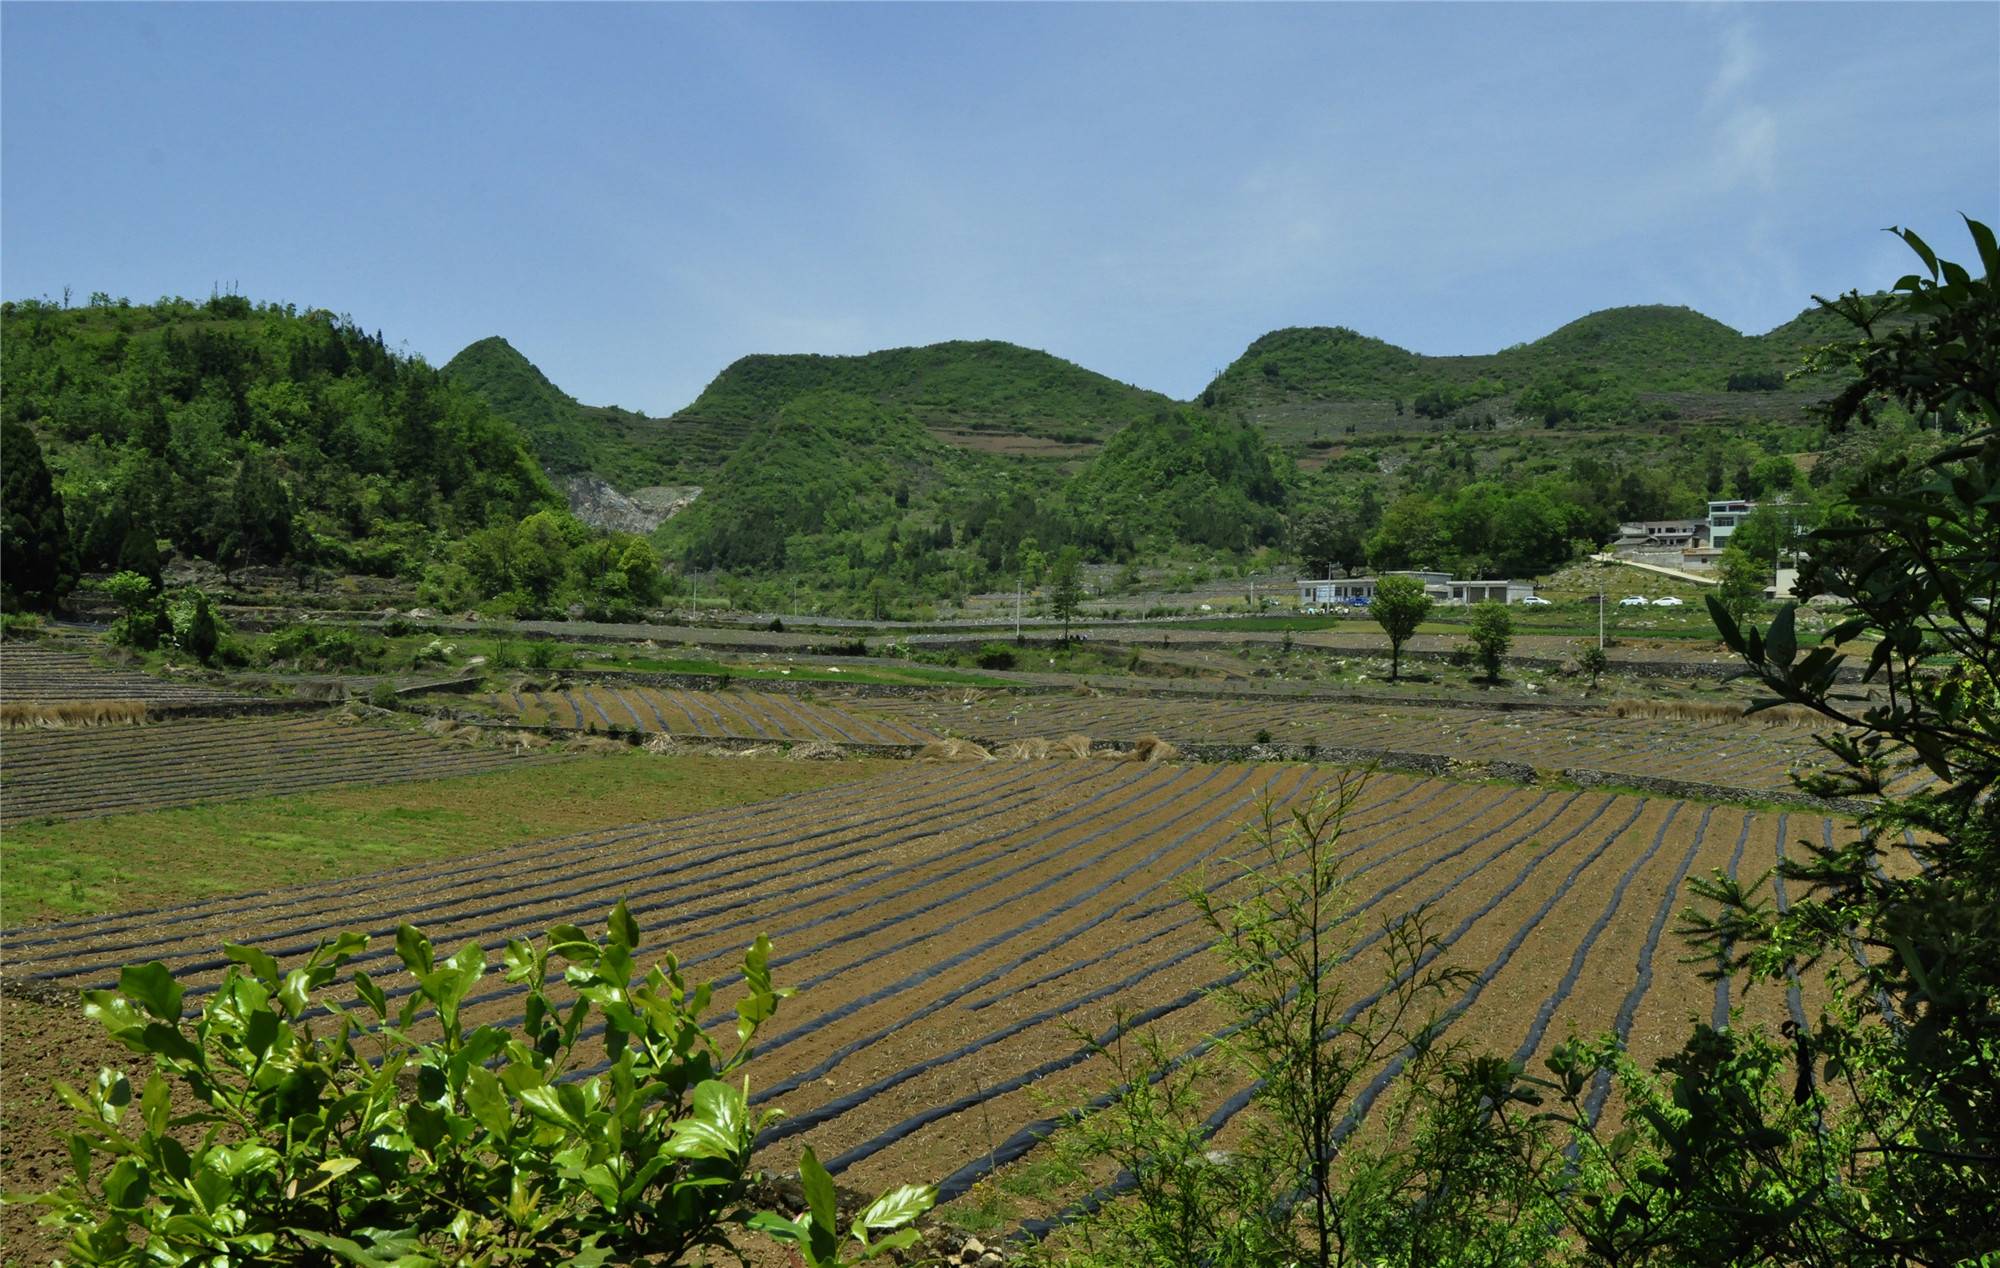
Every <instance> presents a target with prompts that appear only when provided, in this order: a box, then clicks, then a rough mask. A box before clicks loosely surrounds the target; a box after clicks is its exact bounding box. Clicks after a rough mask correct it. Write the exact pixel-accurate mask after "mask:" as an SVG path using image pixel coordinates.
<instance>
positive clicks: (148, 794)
mask: <svg viewBox="0 0 2000 1268" xmlns="http://www.w3.org/2000/svg"><path fill="white" fill-rule="evenodd" d="M4 745H5V752H6V769H7V785H6V797H5V801H4V804H0V823H7V824H18V823H23V822H26V821H28V820H33V819H44V818H56V819H69V818H79V817H84V816H90V815H106V814H119V813H124V812H129V811H134V810H155V809H160V808H162V807H166V806H180V805H190V804H193V803H195V802H204V801H219V800H228V799H231V798H237V797H262V796H268V795H270V794H273V793H280V792H296V791H302V790H306V789H314V788H332V787H338V786H341V785H347V784H380V783H392V782H395V781H398V780H410V779H436V778H439V777H442V776H446V775H464V774H470V773H472V772H474V771H484V770H497V769H502V768H505V767H508V766H512V765H518V764H521V763H526V762H537V761H548V760H551V759H550V758H549V757H547V756H543V755H521V754H516V753H513V752H511V751H510V750H507V749H505V748H500V747H470V746H467V745H464V744H454V743H448V742H445V741H443V740H439V739H434V738H432V737H431V736H428V735H424V734H422V733H420V732H411V731H402V730H394V729H390V728H386V727H377V726H368V725H363V724H360V723H356V722H353V721H352V720H335V719H330V718H327V717H323V716H317V715H315V716H310V717H285V718H203V719H187V720H183V721H176V722H162V723H158V724H155V725H151V726H112V727H95V728H89V729H82V730H73V731H70V730H52V731H42V730H30V731H15V732H11V733H9V734H8V736H7V738H6V740H5V741H4Z"/></svg>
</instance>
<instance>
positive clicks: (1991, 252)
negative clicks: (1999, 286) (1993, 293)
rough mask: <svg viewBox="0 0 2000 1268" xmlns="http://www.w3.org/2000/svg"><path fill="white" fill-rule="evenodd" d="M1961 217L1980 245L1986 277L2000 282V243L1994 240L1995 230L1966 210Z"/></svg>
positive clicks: (1974, 239)
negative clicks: (1969, 214) (1971, 215)
mask: <svg viewBox="0 0 2000 1268" xmlns="http://www.w3.org/2000/svg"><path fill="white" fill-rule="evenodd" d="M1959 217H1960V219H1962V220H1964V221H1965V227H1966V229H1967V230H1968V231H1970V232H1971V234H1972V240H1973V242H1975V243H1977V244H1978V246H1979V263H1980V267H1981V268H1983V269H1984V270H1985V271H1986V279H1987V280H1988V281H1990V282H1996V283H2000V245H1996V244H1995V242H1994V239H1993V230H1991V229H1989V228H1987V227H1986V226H1985V225H1984V224H1981V223H1980V222H1979V221H1977V220H1974V219H1973V218H1972V217H1970V216H1968V215H1966V214H1965V213H1964V212H1960V213H1959Z"/></svg>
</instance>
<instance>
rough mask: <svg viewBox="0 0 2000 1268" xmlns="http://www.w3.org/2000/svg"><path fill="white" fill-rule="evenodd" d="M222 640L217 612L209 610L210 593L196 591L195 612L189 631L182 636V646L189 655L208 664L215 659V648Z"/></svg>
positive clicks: (190, 621) (189, 623)
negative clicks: (217, 623)
mask: <svg viewBox="0 0 2000 1268" xmlns="http://www.w3.org/2000/svg"><path fill="white" fill-rule="evenodd" d="M220 642H221V635H220V632H219V631H218V630H217V629H216V624H215V613H214V612H212V611H210V610H209V606H208V595H207V594H206V593H204V592H202V591H200V590H197V591H195V592H194V612H193V615H192V616H191V617H190V618H189V620H188V628H187V633H186V634H185V635H184V636H183V637H182V640H181V646H182V647H183V648H184V649H185V650H186V651H187V653H188V655H190V656H192V657H194V658H195V659H196V660H198V661H200V662H201V663H202V664H204V665H206V664H208V663H209V662H210V661H212V660H214V659H215V649H216V647H217V645H218V644H219V643H220Z"/></svg>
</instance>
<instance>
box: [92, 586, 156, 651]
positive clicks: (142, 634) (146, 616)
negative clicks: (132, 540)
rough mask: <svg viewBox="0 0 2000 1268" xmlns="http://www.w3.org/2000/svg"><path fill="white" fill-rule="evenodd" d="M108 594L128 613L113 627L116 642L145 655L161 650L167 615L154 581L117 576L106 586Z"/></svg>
mask: <svg viewBox="0 0 2000 1268" xmlns="http://www.w3.org/2000/svg"><path fill="white" fill-rule="evenodd" d="M104 593H105V594H106V595H108V596H109V597H110V599H111V601H112V602H113V603H116V604H117V605H118V607H119V609H120V610H122V611H123V612H124V613H125V615H124V616H123V617H121V618H119V620H118V622H117V623H116V624H115V625H113V626H112V629H111V638H112V641H114V642H118V643H123V644H125V645H126V646H128V647H137V648H139V649H140V650H142V651H151V650H152V649H153V648H155V647H157V646H159V644H160V626H161V624H162V623H163V620H162V618H163V616H164V614H163V613H162V612H161V610H160V598H159V591H158V588H157V587H156V586H155V585H154V584H153V579H152V578H150V577H147V576H145V575H143V574H141V573H137V572H119V573H114V574H113V575H112V576H111V578H110V579H109V580H107V581H106V582H105V583H104Z"/></svg>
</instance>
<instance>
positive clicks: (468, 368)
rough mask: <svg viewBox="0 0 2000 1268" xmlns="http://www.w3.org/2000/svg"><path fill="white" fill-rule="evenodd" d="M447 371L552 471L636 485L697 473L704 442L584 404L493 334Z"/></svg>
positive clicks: (663, 424) (702, 467) (642, 418)
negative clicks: (682, 439)
mask: <svg viewBox="0 0 2000 1268" xmlns="http://www.w3.org/2000/svg"><path fill="white" fill-rule="evenodd" d="M444 372H445V374H446V375H447V376H448V377H450V378H451V379H452V380H453V381H455V382H457V383H458V384H460V385H461V386H463V387H465V388H466V389H468V390H469V391H471V392H472V393H473V394H474V395H475V396H477V397H479V398H480V399H481V400H483V401H485V402H486V404H487V405H488V406H490V407H491V408H492V409H493V411H494V412H495V413H497V414H499V415H500V416H501V417H502V418H505V419H507V420H508V421H510V422H512V423H513V424H514V425H515V426H516V427H518V428H520V430H521V434H522V435H523V436H525V437H526V438H527V440H528V443H529V445H530V446H531V447H532V448H533V449H534V452H535V457H536V458H537V459H539V460H540V461H541V464H542V466H543V468H544V469H546V470H547V471H548V472H549V473H550V474H552V475H568V474H571V473H588V474H592V475H597V476H600V477H602V478H604V479H606V480H610V481H612V482H613V483H616V484H618V485H620V486H621V487H623V488H627V489H633V488H639V487H642V486H645V485H649V484H671V483H675V482H677V481H681V480H685V479H687V478H689V477H690V475H693V474H702V473H705V472H706V471H707V470H709V469H710V468H711V467H712V466H713V465H714V464H713V463H708V462H704V461H703V460H702V459H703V458H704V457H705V456H706V447H705V446H704V447H697V448H696V449H695V450H693V451H690V449H689V447H688V446H686V445H684V444H677V443H676V440H677V437H676V436H675V435H674V429H673V427H672V424H671V422H670V420H664V419H657V418H649V417H647V416H646V415H644V414H638V413H634V412H633V411H631V410H625V409H619V408H618V407H617V406H615V405H584V404H582V403H580V402H579V401H578V400H577V399H576V398H575V397H573V396H571V395H569V393H567V392H565V391H563V390H562V389H561V388H559V387H557V386H556V385H555V384H553V383H551V382H549V379H548V376H546V375H544V374H543V373H542V372H541V370H539V369H537V368H536V366H535V364H534V363H533V362H532V361H530V360H528V358H526V357H525V356H522V355H521V353H520V352H519V351H518V350H516V349H515V347H514V345H512V344H510V343H508V342H507V341H506V340H505V339H503V338H501V337H500V336H498V335H493V336H491V337H489V338H486V339H481V340H480V341H479V342H477V343H473V344H468V345H467V346H466V347H465V348H464V349H463V350H461V351H460V352H459V354H458V355H457V356H455V357H453V358H452V359H451V360H450V361H447V362H446V363H445V367H444Z"/></svg>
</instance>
